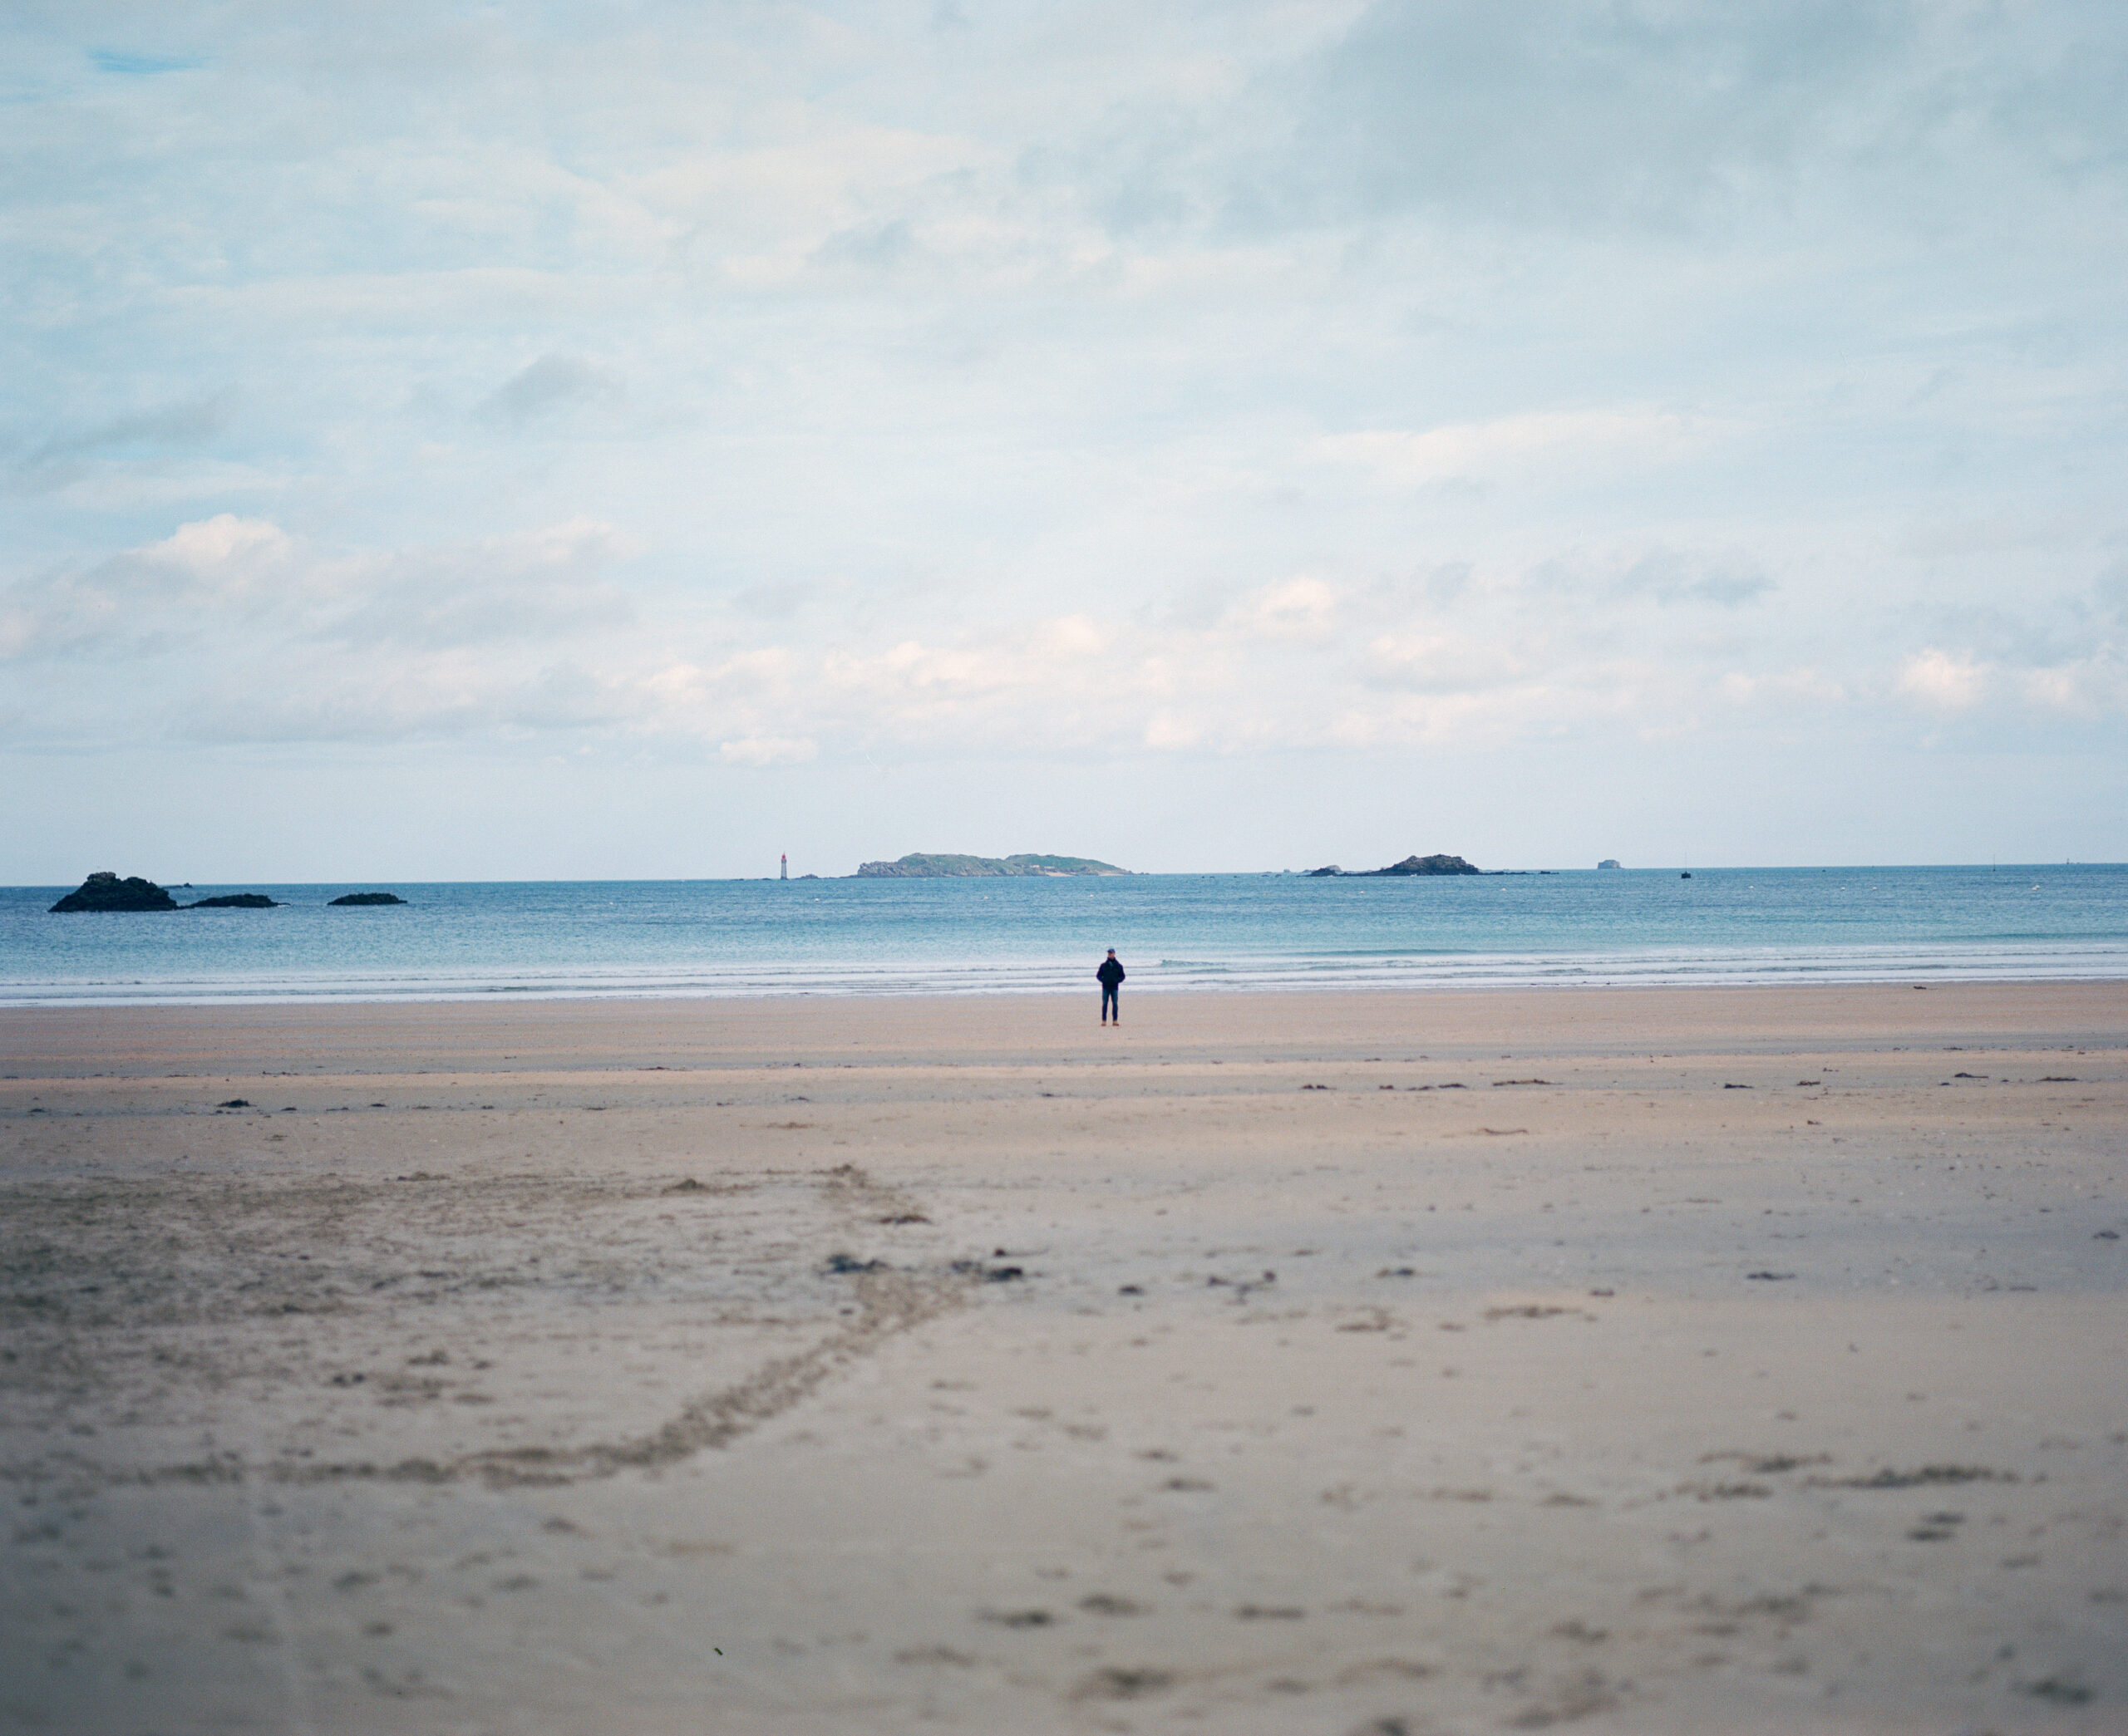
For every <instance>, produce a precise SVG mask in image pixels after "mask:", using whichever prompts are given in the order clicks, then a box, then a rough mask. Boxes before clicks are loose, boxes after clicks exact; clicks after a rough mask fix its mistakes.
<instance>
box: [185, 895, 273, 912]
mask: <svg viewBox="0 0 2128 1736" xmlns="http://www.w3.org/2000/svg"><path fill="white" fill-rule="evenodd" d="M280 907H281V901H280V900H279V899H278V898H268V897H267V896H266V894H265V893H223V894H222V896H221V897H220V898H195V899H194V900H193V901H192V902H190V904H185V905H181V906H180V909H184V910H278V909H279V908H280Z"/></svg>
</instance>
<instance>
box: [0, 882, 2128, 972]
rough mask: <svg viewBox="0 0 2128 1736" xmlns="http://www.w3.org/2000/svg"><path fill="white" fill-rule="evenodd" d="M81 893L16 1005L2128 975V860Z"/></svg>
mask: <svg viewBox="0 0 2128 1736" xmlns="http://www.w3.org/2000/svg"><path fill="white" fill-rule="evenodd" d="M174 890H175V895H176V896H177V898H179V899H180V901H181V902H182V901H185V900H187V899H191V898H205V897H209V896H212V895H215V894H219V893H234V892H259V893H266V894H267V895H268V896H269V897H271V898H275V899H277V900H278V901H279V907H278V908H275V909H272V910H194V911H179V912H168V913H137V914H136V913H111V914H79V915H66V916H60V915H53V914H51V913H49V912H48V909H47V907H48V906H50V905H51V904H52V902H53V901H54V900H55V899H57V898H59V897H60V896H61V895H62V893H66V892H67V891H71V888H67V887H57V886H50V887H12V888H0V1006H121V1005H132V1004H143V1003H148V1004H152V1003H170V1004H180V1005H183V1004H217V1003H231V1002H257V1003H275V1002H283V1003H293V1002H303V1001H487V1000H496V999H505V998H516V999H525V1000H530V999H556V998H574V997H608V996H633V997H657V996H744V995H755V996H759V995H985V994H1004V993H1019V992H1027V991H1034V992H1052V991H1078V992H1089V993H1090V992H1091V985H1092V982H1093V972H1094V969H1095V966H1096V965H1097V964H1098V963H1099V962H1100V961H1101V957H1103V955H1104V953H1105V952H1106V949H1107V948H1109V947H1115V948H1116V952H1117V953H1118V954H1119V955H1120V957H1121V959H1122V961H1123V962H1124V965H1125V966H1126V969H1127V970H1128V971H1129V972H1130V976H1129V986H1128V987H1127V988H1126V991H1125V992H1126V994H1130V993H1137V992H1143V991H1175V990H1188V991H1212V992H1219V991H1226V992H1241V991H1247V992H1250V993H1256V992H1262V991H1275V990H1288V989H1421V988H1445V987H1488V986H1491V987H1529V986H1544V987H1560V988H1573V987H1598V986H1602V987H1609V986H1622V985H1633V984H1650V985H1653V984H1672V983H1782V982H1793V983H1833V982H1879V981H1905V980H1909V979H1910V980H1913V981H1922V982H1927V981H1977V980H1988V979H2062V980H2070V979H2080V978H2081V979H2091V978H2111V979H2121V978H2128V865H2123V864H2119V863H2113V864H2104V865H2097V866H2091V865H2086V864H2081V863H2078V864H2064V865H2060V866H2051V867H2037V866H2027V867H2012V866H2010V865H2007V864H2004V865H2002V866H2000V867H1992V866H1991V867H1983V868H1694V869H1693V870H1692V873H1691V876H1690V878H1686V877H1684V876H1683V875H1682V873H1680V872H1679V871H1678V870H1677V869H1675V868H1667V869H1660V870H1657V869H1644V870H1634V869H1607V870H1603V871H1596V870H1583V871H1575V872H1566V871H1562V872H1558V873H1497V874H1484V875H1477V876H1462V875H1458V876H1443V877H1437V878H1416V877H1415V878H1366V877H1360V876H1348V877H1345V878H1337V879H1328V878H1326V879H1315V878H1309V877H1308V876H1305V875H1298V874H1288V873H1274V874H1248V873H1240V874H1132V875H1130V876H1127V877H1123V878H1068V879H954V880H904V879H888V878H878V879H872V878H850V879H820V880H813V879H800V880H790V881H779V880H622V881H576V882H566V881H533V882H523V883H514V882H506V881H505V882H479V883H465V882H443V883H434V884H430V883H411V884H398V885H392V884H380V883H364V884H362V885H360V886H340V885H303V886H273V885H263V884H256V883H254V884H247V885H243V886H204V885H203V886H198V887H193V888H174ZM371 891H388V892H393V893H397V894H398V895H399V896H400V897H401V898H403V899H405V900H406V902H405V903H403V904H400V905H389V906H377V907H334V906H332V904H331V903H330V902H329V901H330V900H331V899H332V898H336V897H337V896H338V895H339V894H341V893H346V892H371Z"/></svg>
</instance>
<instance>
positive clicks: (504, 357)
mask: <svg viewBox="0 0 2128 1736" xmlns="http://www.w3.org/2000/svg"><path fill="white" fill-rule="evenodd" d="M2124 90H2128V8H2123V7H2121V5H2120V4H2119V3H2118V0H2092V3H2089V4H2077V3H2061V4H2048V3H2044V0H1991V3H1984V4H1963V3H1942V4H1894V3H1879V0H1787V3H1781V4H1766V5H1761V4H1754V3H1750V0H1706V3H1702V0H1589V3H1580V4H1563V3H1554V0H1517V3H1515V4H1512V5H1504V4H1501V3H1500V0H1410V3H1402V4H1396V3H1372V4H1368V3H1352V0H1311V3H1308V4H1293V3H1288V0H1263V3H1250V0H1237V3H1233V4H1217V5H1213V4H1206V5H1193V4H1189V3H1177V4H1173V5H1167V6H1159V7H1146V6H1145V5H1143V4H1139V3H1122V0H1116V3H1110V0H1045V3H1041V4H1032V3H1021V0H1012V3H1002V0H879V3H849V4H835V3H827V4H819V5H810V6H800V5H786V4H778V3H774V0H746V3H732V4H728V5H718V4H707V5H705V4H702V3H698V0H693V3H672V4H661V3H658V0H643V3H638V4H633V5H603V4H602V5H590V4H580V5H579V4H572V3H568V0H549V3H545V4H538V5H534V4H523V5H514V4H502V5H471V4H454V3H448V0H420V3H418V4H415V3H408V4H404V5H401V4H397V3H395V0H367V3H365V4H364V5H362V6H360V7H318V6H315V5H313V4H308V3H293V4H275V3H270V0H225V3H215V4H208V3H190V0H155V3H145V0H144V3H141V4H137V5H120V4H98V3H96V0H87V3H83V0H67V3H52V4H37V3H22V4H17V5H12V6H10V7H8V8H7V10H6V12H5V15H4V17H0V91H4V101H0V151H4V153H5V157H4V171H3V172H0V225H4V227H0V293H4V295H5V298H6V307H5V315H6V317H5V318H4V321H0V381H4V385H0V514H4V525H5V535H4V539H0V788H4V790H5V792H6V795H7V815H8V818H7V825H6V826H5V827H4V828H0V881H7V882H12V883H71V881H73V880H75V879H76V878H79V877H80V875H81V874H82V873H86V871H87V870H88V869H90V868H103V867H109V868H117V869H119V870H121V872H127V873H148V874H150V875H153V876H155V877H156V878H165V879H170V880H182V879H191V880H200V881H204V880H210V879H212V880H243V879H260V880H271V879H283V878H285V879H366V878H378V879H390V878H547V877H554V876H561V877H572V878H573V877H591V876H607V875H611V876H644V877H664V876H698V875H709V876H718V875H731V874H752V873H772V872H773V871H774V864H775V861H776V855H777V853H778V852H779V851H782V850H788V851H789V852H790V853H791V861H792V868H793V871H794V872H803V871H805V870H815V871H818V872H821V873H848V872H850V870H851V869H852V868H854V867H855V864H856V863H857V862H858V861H859V860H860V858H869V857H874V856H890V855H897V854H899V853H902V852H904V851H905V850H912V849H961V850H975V851H982V852H986V853H988V852H995V853H1003V852H1007V851H1012V850H1050V851H1064V852H1069V853H1084V854H1091V855H1098V856H1102V857H1106V858H1110V859H1111V860H1115V861H1118V862H1121V863H1126V865H1128V866H1131V867H1134V868H1147V869H1164V870H1165V869H1190V868H1278V867H1310V866H1313V865H1316V864H1318V863H1323V862H1329V861H1337V862H1342V863H1344V864H1346V865H1347V866H1348V867H1352V866H1374V865H1377V864H1378V863H1382V862H1387V861H1389V860H1392V859H1394V858H1396V857H1400V856H1402V855H1404V854H1406V853H1410V852H1411V851H1414V850H1417V851H1421V852H1423V851H1431V850H1451V851H1456V852H1460V853H1462V854H1465V855H1466V856H1469V857H1470V858H1472V859H1473V860H1475V861H1478V862H1480V863H1483V864H1485V865H1486V866H1489V867H1490V866H1560V865H1564V866H1588V865H1590V864H1593V863H1594V861H1595V859H1596V858H1598V856H1607V855H1616V856H1619V857H1621V858H1624V859H1625V860H1626V861H1627V862H1628V864H1633V865H1638V864H1645V863H1673V862H1676V861H1678V860H1680V859H1681V858H1685V857H1687V855H1688V856H1689V857H1690V859H1692V861H1694V862H1696V863H1721V862H1732V863H1820V862H1829V863H1843V862H1917V861H1918V862H1928V861H1985V860H1988V858H1991V857H1999V858H2002V859H2003V860H2006V861H2007V860H2027V861H2032V860H2050V859H2052V860H2059V859H2062V858H2071V857H2073V858H2077V859H2080V860H2091V859H2111V860H2121V859H2123V858H2128V463H2125V462H2124V460H2128V396H2124V391H2123V388H2124V385H2128V342H2124V324H2128V318H2125V317H2124V310H2128V293H2124V288H2123V283H2124V277H2128V272H2125V271H2124V267H2128V246H2125V245H2124V243H2128V222H2124V219H2125V218H2128V199H2124V194H2128V119H2124V116H2128V105H2125V104H2124V103H2123V101H2122V100H2121V92H2122V91H2124Z"/></svg>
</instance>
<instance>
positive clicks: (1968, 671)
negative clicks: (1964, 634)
mask: <svg viewBox="0 0 2128 1736" xmlns="http://www.w3.org/2000/svg"><path fill="white" fill-rule="evenodd" d="M1988 678H1989V671H1988V666H1986V665H1985V664H1983V663H1980V662H1978V661H1975V660H1974V659H1973V657H1970V656H1969V655H1968V654H1967V653H1965V652H1949V651H1943V650H1939V649H1938V647H1934V646H1930V647H1929V648H1928V649H1927V650H1925V651H1919V652H1915V653H1914V655H1913V656H1912V657H1909V658H1907V660H1906V661H1904V663H1903V664H1901V665H1900V666H1899V680H1898V684H1897V685H1898V691H1899V692H1900V693H1901V694H1903V695H1904V696H1906V697H1908V698H1909V699H1913V700H1918V701H1920V703H1922V704H1923V705H1924V706H1932V707H1933V708H1934V709H1936V710H1938V711H1966V710H1968V709H1969V708H1970V707H1972V706H1975V705H1978V703H1979V702H1980V701H1981V699H1982V698H1983V696H1984V695H1985V694H1986V693H1987V691H1988Z"/></svg>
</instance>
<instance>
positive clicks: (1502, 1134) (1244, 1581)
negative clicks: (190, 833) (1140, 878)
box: [0, 984, 2128, 1736]
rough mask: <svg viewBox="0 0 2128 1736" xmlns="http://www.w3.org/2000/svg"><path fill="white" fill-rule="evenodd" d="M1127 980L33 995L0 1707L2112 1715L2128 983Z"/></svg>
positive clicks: (2116, 1664) (663, 1718)
mask: <svg viewBox="0 0 2128 1736" xmlns="http://www.w3.org/2000/svg"><path fill="white" fill-rule="evenodd" d="M1126 1010H1127V1012H1128V1014H1129V1019H1130V1022H1129V1023H1128V1024H1127V1025H1126V1026H1125V1027H1124V1028H1123V1029H1122V1030H1121V1031H1114V1032H1111V1031H1104V1030H1100V1029H1098V1028H1097V1027H1096V1024H1095V1018H1094V1013H1095V1008H1094V1002H1093V999H1092V997H1091V995H1089V996H1087V997H1086V998H1085V1000H1084V1001H1079V1000H1071V1001H1062V1000H1056V999H1035V998H1030V999H1023V1000H1009V1001H969V1000H963V1001H867V1002H860V1001H768V1002H752V1003H732V1002H682V1003H643V1002H636V1003H622V1004H598V1003H555V1004H544V1005H525V1006H510V1007H477V1008H475V1007H465V1006H441V1007H423V1008H412V1009H408V1008H378V1007H370V1008H323V1009H305V1010H292V1009H279V1008H274V1009H254V1010H245V1011H229V1010H214V1011H199V1010H158V1011H121V1012H93V1011H49V1012H14V1013H8V1014H5V1015H0V1073H4V1074H5V1075H7V1077H5V1078H4V1079H0V1188H4V1216H0V1259H3V1260H4V1266H5V1270H4V1274H0V1309H4V1311H5V1316H4V1317H5V1322H6V1325H5V1331H4V1338H3V1339H0V1464H3V1465H4V1469H5V1473H6V1480H5V1484H4V1492H3V1493H4V1498H5V1500H6V1501H7V1507H8V1511H7V1520H8V1527H9V1530H8V1537H9V1542H7V1546H6V1548H5V1552H4V1556H0V1559H4V1562H5V1571H4V1584H3V1585H0V1593H3V1594H4V1606H0V1728H4V1729H10V1730H14V1729H37V1730H47V1729H48V1730H63V1731H70V1732H76V1731H78V1732H99V1733H100V1732H125V1733H136V1732H137V1733H147V1732H160V1733H165V1736H178V1733H185V1732H195V1731H200V1732H204V1731H221V1730H234V1729H259V1730H274V1731H281V1730H286V1731H295V1732H309V1731H333V1732H340V1731H347V1732H360V1731H376V1730H390V1731H409V1732H438V1733H442V1732H454V1733H455V1732H465V1733H472V1732H490V1731H492V1732H513V1733H515V1732H524V1733H534V1732H536V1733H549V1732H558V1733H559V1732H584V1733H586V1736H589V1733H594V1732H595V1733H598V1736H629V1733H635V1732H643V1733H653V1732H654V1733H660V1736H662V1733H666V1732H677V1731H687V1732H725V1731H731V1732H755V1731H761V1732H779V1733H780V1732H791V1733H796V1732H810V1731H900V1730H914V1729H931V1728H938V1729H948V1730H951V1729H981V1730H984V1731H1009V1732H1022V1731H1024V1732H1042V1731H1048V1730H1066V1731H1076V1730H1097V1729H1110V1730H1143V1731H1160V1730H1167V1729H1178V1730H1189V1729H1204V1730H1215V1731H1264V1732H1272V1731H1276V1732H1281V1733H1283V1732H1289V1731H1325V1732H1332V1733H1338V1736H1342V1733H1346V1732H1360V1731H1366V1732H1372V1733H1376V1736H1390V1733H1394V1732H1396V1731H1404V1732H1421V1731H1436V1730H1440V1731H1465V1730H1467V1731H1475V1730H1481V1729H1500V1728H1520V1729H1534V1728H1540V1727H1544V1726H1548V1725H1554V1724H1567V1723H1575V1724H1577V1727H1578V1729H1580V1730H1585V1731H1618V1732H1627V1731H1633V1732H1639V1731H1657V1732H1668V1731H1676V1732H1687V1731H1692V1732H1699V1731H1738V1732H1751V1731H1760V1730H1764V1731H1775V1730H1781V1731H1788V1730H1794V1729H1825V1730H1871V1731H1876V1730H1883V1731H1909V1730H1910V1731H1916V1732H1924V1731H1925V1732H1929V1733H1936V1736H1948V1733H1952V1732H1960V1731H1963V1732H1970V1733H1978V1732H1982V1731H1999V1732H2006V1733H2007V1732H2009V1731H2012V1730H2017V1731H2022V1730H2033V1731H2047V1732H2056V1731H2060V1732H2085V1731H2098V1730H2108V1731H2119V1730H2122V1729H2128V1643H2124V1642H2128V1552H2124V1541H2125V1540H2124V1537H2123V1533H2122V1524H2123V1519H2124V1516H2128V1402H2124V1394H2128V1383H2124V1380H2123V1374H2124V1369H2123V1360H2124V1347H2125V1346H2128V1335H2124V1333H2123V1330H2122V1329H2123V1326H2124V1324H2128V1320H2124V1308H2123V1301H2124V1291H2128V1243H2124V1242H2122V1241H2121V1240H2120V1239H2117V1238H2118V1237H2121V1236H2122V1235H2128V1191H2124V1188H2123V1185H2122V1172H2123V1163H2124V1140H2123V1134H2124V1129H2128V1084H2124V1066H2123V1054H2122V1045H2123V1040H2124V1038H2128V986H2123V985H2119V984H2105V985H2085V986H1936V987H1933V988H1932V989H1930V990H1929V991H1927V992H1925V993H1918V992H1915V991H1914V990H1912V989H1911V988H1909V987H1905V986H1899V987H1895V988H1842V989H1823V990H1807V991H1806V990H1785V989H1756V990H1738V991H1700V990H1693V991H1685V990H1654V991H1636V992H1622V993H1609V992H1577V991H1554V992H1551V993H1537V994H1525V993H1465V994H1435V995H1430V996H1387V995H1343V996H1267V997H1263V998H1247V997H1243V996H1212V995H1200V996H1152V995H1138V996H1132V995H1131V994H1130V991H1128V990H1126ZM231 1099H244V1106H242V1107H218V1106H219V1105H224V1104H227V1103H229V1100H231Z"/></svg>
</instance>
